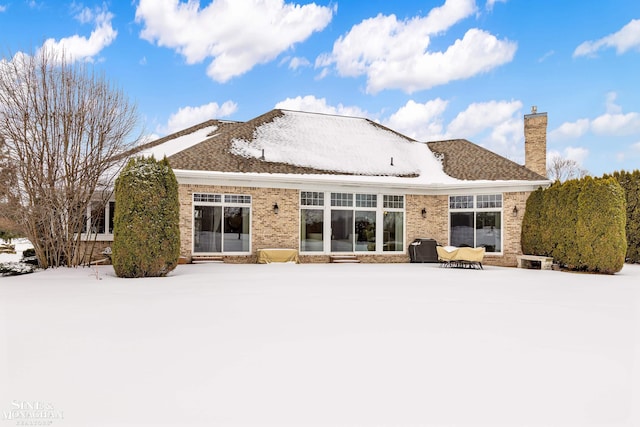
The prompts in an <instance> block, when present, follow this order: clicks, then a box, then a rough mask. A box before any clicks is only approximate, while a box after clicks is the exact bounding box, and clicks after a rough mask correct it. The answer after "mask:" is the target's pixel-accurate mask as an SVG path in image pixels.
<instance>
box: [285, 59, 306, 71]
mask: <svg viewBox="0 0 640 427" xmlns="http://www.w3.org/2000/svg"><path fill="white" fill-rule="evenodd" d="M310 65H311V63H310V62H309V60H308V59H307V58H301V57H298V56H296V57H293V58H291V61H289V68H290V69H292V70H297V69H298V68H300V67H309V66H310Z"/></svg>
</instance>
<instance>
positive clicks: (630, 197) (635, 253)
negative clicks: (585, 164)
mask: <svg viewBox="0 0 640 427" xmlns="http://www.w3.org/2000/svg"><path fill="white" fill-rule="evenodd" d="M604 177H605V178H607V177H612V178H614V179H616V181H618V183H619V184H620V186H621V187H622V189H623V190H624V194H625V199H626V202H627V225H626V237H627V255H626V261H627V262H630V263H640V170H638V169H636V170H634V171H633V172H625V171H621V172H614V173H613V175H605V176H604Z"/></svg>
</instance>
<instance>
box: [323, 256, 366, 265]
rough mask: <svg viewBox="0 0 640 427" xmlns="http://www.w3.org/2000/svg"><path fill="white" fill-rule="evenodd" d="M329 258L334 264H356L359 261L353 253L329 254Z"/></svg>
mask: <svg viewBox="0 0 640 427" xmlns="http://www.w3.org/2000/svg"><path fill="white" fill-rule="evenodd" d="M329 259H330V260H331V262H332V263H335V264H358V263H359V262H360V260H359V259H358V258H357V257H356V256H355V255H331V256H330V257H329Z"/></svg>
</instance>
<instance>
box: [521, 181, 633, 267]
mask: <svg viewBox="0 0 640 427" xmlns="http://www.w3.org/2000/svg"><path fill="white" fill-rule="evenodd" d="M625 223H626V202H625V197H624V191H623V190H622V187H621V186H620V185H619V184H618V183H617V181H616V180H615V179H607V178H591V177H586V178H582V179H580V180H571V181H567V182H564V183H560V182H556V183H554V184H553V185H551V186H550V187H549V188H547V189H538V190H537V191H534V192H533V193H531V195H530V196H529V198H528V200H527V207H526V210H525V216H524V218H523V221H522V234H521V242H522V251H523V253H525V254H533V255H544V256H551V257H553V258H554V261H556V262H558V263H559V264H560V265H562V266H563V267H565V268H567V269H570V270H577V271H588V272H596V273H604V274H613V273H616V272H618V271H620V270H621V269H622V267H623V266H624V260H625V253H626V252H627V243H626V237H625Z"/></svg>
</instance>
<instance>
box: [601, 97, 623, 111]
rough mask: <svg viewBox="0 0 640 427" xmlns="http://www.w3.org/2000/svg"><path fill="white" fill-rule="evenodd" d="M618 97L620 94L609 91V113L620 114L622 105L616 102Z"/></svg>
mask: <svg viewBox="0 0 640 427" xmlns="http://www.w3.org/2000/svg"><path fill="white" fill-rule="evenodd" d="M617 98H618V94H617V93H616V92H609V93H607V97H606V99H605V107H606V109H607V113H610V114H620V113H621V112H622V107H620V106H619V105H618V104H616V99H617Z"/></svg>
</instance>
